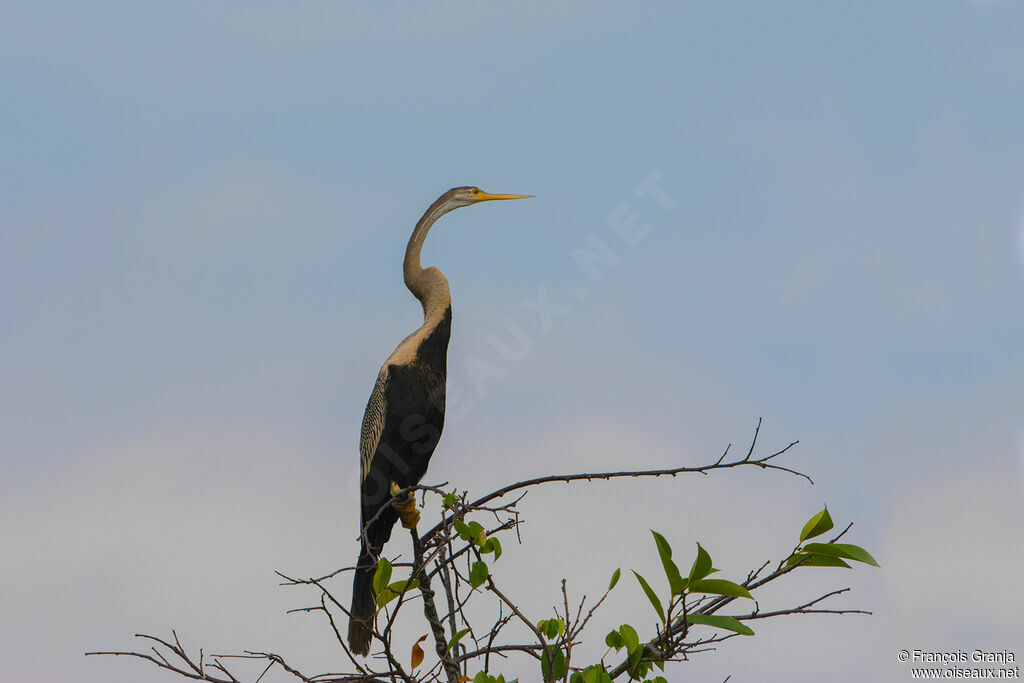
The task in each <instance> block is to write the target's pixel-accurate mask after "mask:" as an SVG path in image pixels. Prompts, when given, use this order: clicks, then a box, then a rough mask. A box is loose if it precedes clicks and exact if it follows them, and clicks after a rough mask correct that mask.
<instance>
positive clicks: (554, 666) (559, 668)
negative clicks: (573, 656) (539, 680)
mask: <svg viewBox="0 0 1024 683" xmlns="http://www.w3.org/2000/svg"><path fill="white" fill-rule="evenodd" d="M549 658H550V659H551V674H552V676H551V677H548V659H549ZM540 672H541V674H542V675H543V677H544V680H545V681H549V680H552V679H554V680H558V679H560V678H564V677H565V674H567V673H568V672H569V667H568V666H567V665H566V663H565V653H564V652H562V651H561V650H558V649H556V648H553V647H549V648H547V649H546V650H545V654H542V655H541V658H540Z"/></svg>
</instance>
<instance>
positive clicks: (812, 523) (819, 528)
mask: <svg viewBox="0 0 1024 683" xmlns="http://www.w3.org/2000/svg"><path fill="white" fill-rule="evenodd" d="M834 526H835V524H833V523H832V516H831V515H830V514H828V506H827V505H826V506H825V509H824V510H822V511H821V512H819V513H818V514H816V515H814V516H813V517H811V518H810V519H809V520H807V524H804V528H803V531H801V532H800V542H801V543H803V542H804V541H806V540H807V539H808V538H814V537H815V536H821V535H822V534H823V533H825V532H826V531H828V530H829V529H831V528H832V527H834Z"/></svg>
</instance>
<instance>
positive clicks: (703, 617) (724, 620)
mask: <svg viewBox="0 0 1024 683" xmlns="http://www.w3.org/2000/svg"><path fill="white" fill-rule="evenodd" d="M686 620H687V621H689V622H690V623H691V624H703V625H705V626H714V627H715V628H724V629H725V630H726V631H732V632H733V633H739V634H740V635H742V636H752V635H754V631H753V630H752V629H751V628H750V627H749V626H747V625H746V624H744V623H743V622H742V621H740V620H739V619H737V618H736V617H727V616H722V615H718V614H688V615H687V616H686Z"/></svg>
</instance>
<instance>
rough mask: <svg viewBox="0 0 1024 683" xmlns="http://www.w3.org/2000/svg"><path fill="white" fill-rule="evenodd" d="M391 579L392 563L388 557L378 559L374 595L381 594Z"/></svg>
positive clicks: (374, 577)
mask: <svg viewBox="0 0 1024 683" xmlns="http://www.w3.org/2000/svg"><path fill="white" fill-rule="evenodd" d="M390 580H391V563H390V562H388V560H387V558H386V557H382V558H380V559H379V560H378V561H377V569H376V570H375V571H374V572H373V593H374V595H380V592H381V591H382V590H384V589H385V588H386V587H387V585H388V581H390Z"/></svg>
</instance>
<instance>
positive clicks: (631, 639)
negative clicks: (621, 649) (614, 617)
mask: <svg viewBox="0 0 1024 683" xmlns="http://www.w3.org/2000/svg"><path fill="white" fill-rule="evenodd" d="M619 633H621V634H622V642H623V643H625V645H626V652H628V653H630V654H633V653H634V652H636V651H637V649H638V648H639V647H640V636H639V635H637V632H636V629H635V628H633V627H632V626H630V625H629V624H623V625H622V626H620V627H619Z"/></svg>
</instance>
